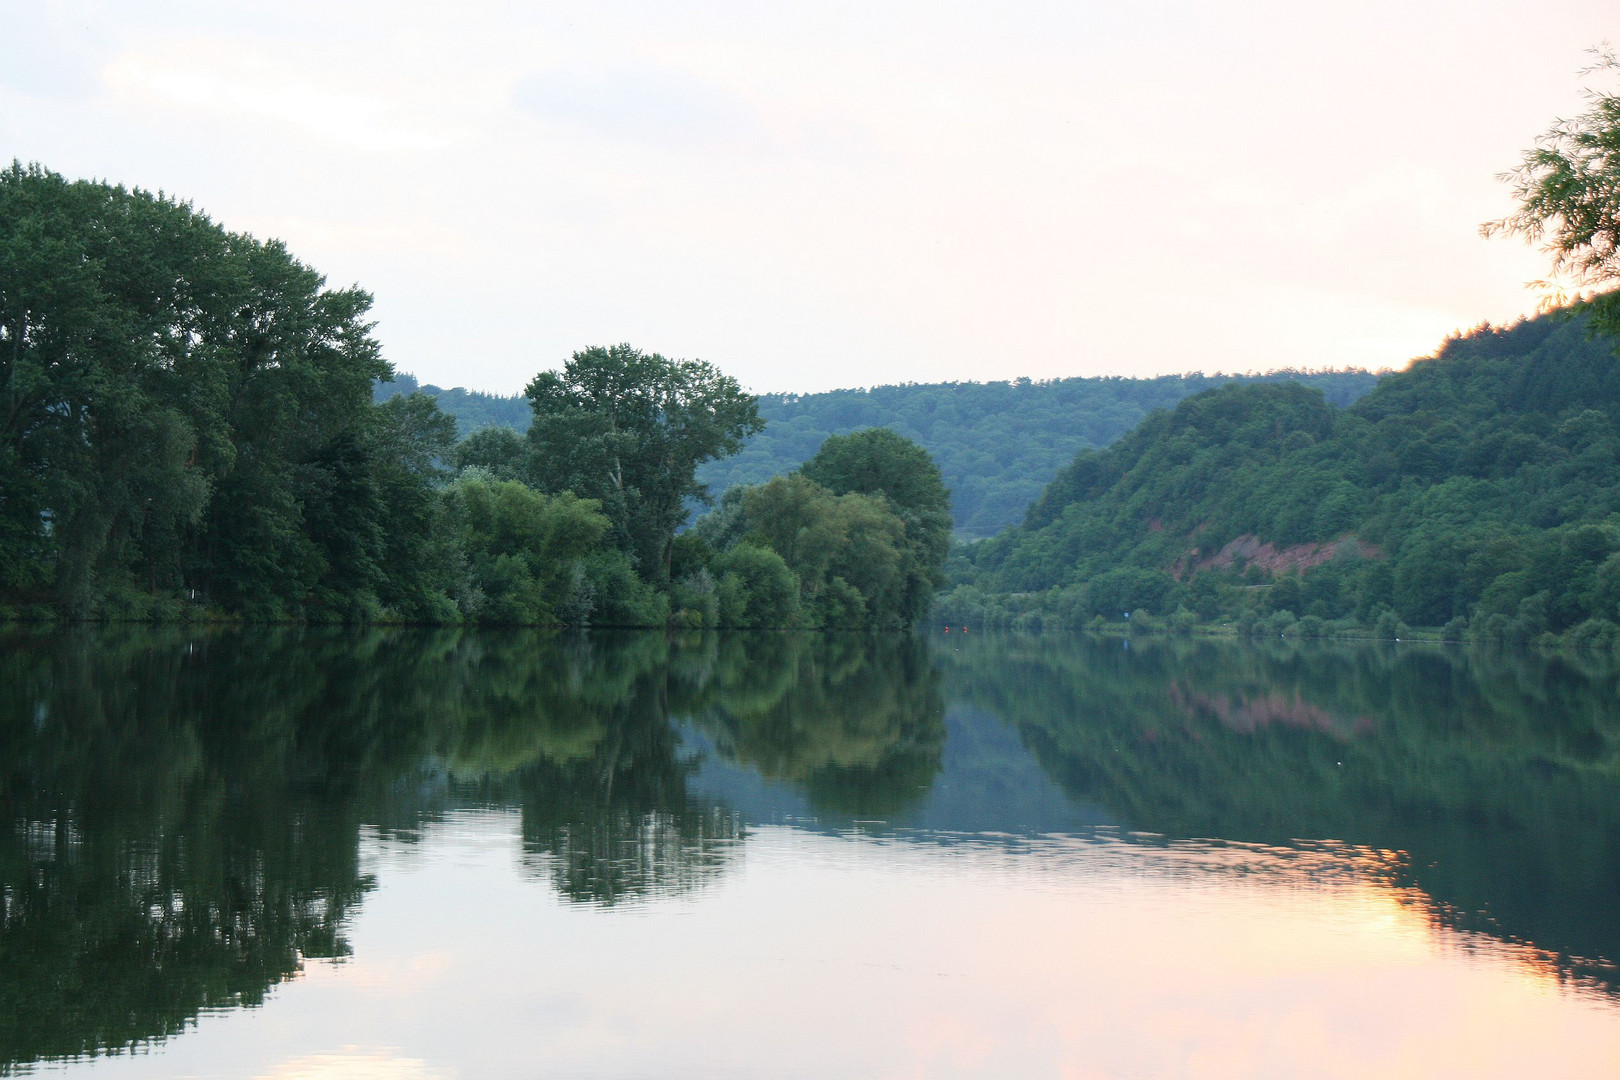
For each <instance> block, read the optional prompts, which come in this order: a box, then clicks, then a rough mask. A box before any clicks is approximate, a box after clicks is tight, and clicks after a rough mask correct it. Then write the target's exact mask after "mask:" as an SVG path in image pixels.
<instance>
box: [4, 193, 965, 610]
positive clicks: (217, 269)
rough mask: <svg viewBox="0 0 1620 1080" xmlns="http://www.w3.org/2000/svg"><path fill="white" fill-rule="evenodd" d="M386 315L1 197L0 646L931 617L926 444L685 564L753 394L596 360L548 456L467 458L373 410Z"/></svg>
mask: <svg viewBox="0 0 1620 1080" xmlns="http://www.w3.org/2000/svg"><path fill="white" fill-rule="evenodd" d="M370 305H371V297H370V296H369V295H368V294H366V293H365V292H364V291H362V290H360V289H358V288H352V287H351V288H346V289H331V288H328V287H327V286H326V283H325V281H324V279H323V278H322V277H321V276H320V275H319V274H318V273H317V272H315V271H314V270H313V269H311V268H309V267H307V266H305V265H304V264H302V263H301V262H299V261H298V260H297V259H296V258H294V257H293V256H292V255H291V254H290V253H289V252H288V251H287V249H286V248H285V246H284V245H282V244H280V243H279V242H275V241H271V242H268V243H265V242H261V241H258V240H256V239H254V238H253V237H250V236H246V235H244V234H240V233H233V232H230V231H228V230H226V229H224V228H222V227H221V226H219V225H217V224H216V223H214V222H212V221H211V220H209V219H208V217H207V216H206V215H204V214H201V213H199V212H197V211H196V210H194V209H193V208H192V207H191V206H190V205H188V204H186V203H184V202H180V201H178V200H176V199H173V198H170V197H167V196H164V195H162V194H161V193H160V194H152V193H150V192H144V191H140V190H133V191H131V190H126V189H125V188H123V187H120V186H115V185H111V184H107V183H100V182H85V181H76V182H70V181H68V180H66V179H64V178H63V177H61V176H59V175H57V174H54V173H51V172H49V171H47V170H44V169H42V168H40V167H39V166H26V167H25V166H23V165H21V164H18V163H13V164H12V165H11V166H10V168H8V169H6V170H5V171H4V172H0V618H3V617H22V618H69V619H85V618H123V619H153V620H178V619H191V618H239V619H247V620H255V621H281V620H301V621H324V622H375V621H402V622H418V623H433V624H450V623H461V622H476V623H484V624H525V625H574V626H584V625H614V626H665V625H669V624H675V625H681V626H721V625H727V626H770V627H777V626H805V627H852V628H864V627H879V626H881V627H900V626H907V625H911V624H912V623H914V622H915V621H916V619H917V618H918V617H919V616H920V614H921V612H922V611H923V610H925V609H926V606H927V605H926V595H927V594H928V593H929V592H931V590H932V587H933V584H934V583H935V582H937V581H938V580H939V573H940V569H939V568H940V564H941V563H942V561H943V557H944V546H945V542H944V540H943V539H942V534H940V533H939V532H938V530H937V528H936V526H937V524H938V522H937V520H936V519H937V518H938V516H939V514H940V513H944V514H945V521H946V523H947V529H948V520H949V518H948V513H949V511H948V499H947V498H946V496H945V493H944V487H943V485H942V484H941V483H940V481H939V472H938V469H937V468H936V467H935V466H934V465H933V462H932V461H931V460H930V459H929V458H928V456H927V455H926V454H925V453H922V452H921V451H920V450H917V449H916V448H915V447H914V446H912V444H910V443H909V442H907V441H906V440H903V439H899V438H898V437H892V438H890V439H878V440H875V441H874V440H873V439H871V438H867V437H861V438H856V439H855V440H854V441H853V442H847V443H843V444H839V445H838V446H830V447H829V449H828V451H827V453H828V458H827V461H829V462H831V461H834V460H835V459H836V460H837V461H839V462H842V463H843V464H841V465H839V466H838V467H836V468H835V467H833V466H832V465H827V466H826V467H825V468H823V469H822V471H821V472H820V473H819V474H817V475H818V476H819V479H812V477H811V476H810V474H808V473H807V474H806V475H805V476H804V477H801V478H800V480H799V481H796V483H798V484H800V485H801V487H803V485H807V484H815V485H817V491H818V492H819V493H820V495H821V496H823V497H824V498H823V501H822V502H815V501H814V500H812V502H811V503H805V504H801V503H792V504H791V505H790V504H789V503H782V502H776V503H773V502H770V501H769V500H765V501H761V500H759V499H756V500H755V505H754V507H753V510H752V511H751V512H750V515H749V516H748V519H747V527H746V528H744V529H742V530H741V531H740V532H739V531H736V530H733V532H730V533H727V534H726V536H725V539H724V540H723V542H720V543H719V544H718V545H710V544H707V543H705V542H702V541H700V540H698V539H696V538H691V539H684V540H680V541H678V539H677V535H676V534H677V531H678V530H679V529H680V528H681V526H682V525H683V523H684V522H685V521H686V519H687V517H688V515H689V510H690V505H691V504H692V503H693V502H694V501H697V502H702V501H703V500H705V499H706V497H707V491H706V488H705V486H704V485H703V484H702V483H701V482H700V481H699V480H698V479H697V477H696V470H697V469H698V467H699V466H701V465H702V464H704V463H705V462H709V461H713V460H716V459H719V458H722V457H724V456H726V455H728V454H732V453H735V452H736V451H737V450H738V449H740V448H741V446H742V445H743V442H744V440H745V439H746V438H747V437H749V436H751V435H753V434H756V433H757V432H758V431H759V430H760V428H761V427H762V421H761V420H760V417H759V413H758V404H757V400H756V399H755V398H754V397H753V396H752V395H750V394H747V393H744V392H743V391H742V389H741V388H740V387H739V386H738V384H737V382H736V380H735V379H733V378H731V377H730V376H727V375H725V374H723V373H721V372H720V371H718V370H716V369H715V368H714V367H713V366H712V365H709V364H707V363H704V362H702V361H696V360H692V361H687V360H672V359H668V358H666V357H663V356H661V355H659V354H657V353H645V352H642V351H641V350H638V349H635V348H633V347H631V346H629V345H614V346H609V347H596V348H590V349H585V350H582V351H580V352H578V353H576V354H574V356H573V357H572V358H571V359H570V360H569V361H568V363H567V364H566V365H565V366H564V367H563V369H561V370H560V371H547V372H542V373H541V374H539V375H538V376H536V377H535V379H534V380H533V381H532V382H531V383H530V384H529V386H528V388H527V391H526V393H525V400H526V402H527V405H528V408H529V410H530V414H531V417H532V420H531V423H530V425H529V427H528V430H527V433H526V434H523V435H519V434H517V433H516V432H515V431H512V430H511V429H509V428H505V427H489V428H486V429H484V430H481V431H478V432H475V433H474V434H473V436H472V437H470V438H468V439H466V440H463V441H461V442H459V443H458V441H457V438H456V434H457V433H456V423H455V420H454V418H453V417H451V416H450V415H448V414H446V413H445V412H444V411H443V410H441V409H440V408H439V407H438V406H437V404H436V403H435V401H434V400H433V398H432V397H431V396H429V395H426V394H422V393H418V392H412V393H401V394H395V395H391V396H390V395H386V394H383V395H379V394H376V393H375V392H374V387H375V386H377V385H378V384H379V383H381V384H386V383H387V382H388V381H389V380H391V379H392V377H393V371H392V369H391V367H390V365H389V364H388V363H387V361H386V360H385V359H384V358H383V356H382V354H381V351H380V349H379V347H378V345H377V342H376V341H375V339H374V338H373V337H372V336H371V332H370V331H371V324H370V323H369V322H367V321H366V319H367V313H368V311H369V309H370ZM902 444H903V445H902ZM896 446H900V447H901V449H903V450H904V449H907V448H909V450H910V451H915V452H908V453H902V454H901V455H900V456H898V457H896V456H894V449H895V447H896ZM866 454H875V455H877V456H878V457H879V458H881V459H882V460H881V461H877V460H874V461H873V462H864V461H863V460H862V456H863V455H866ZM851 455H853V457H851ZM884 455H887V456H884ZM886 470H887V471H886ZM913 472H916V473H917V476H914V475H912V473H913ZM918 476H920V477H921V478H922V479H921V480H919V479H918ZM919 483H921V484H922V485H923V487H926V488H927V489H928V492H929V495H928V500H931V501H926V504H924V503H914V502H913V501H909V500H912V499H913V494H914V489H916V490H920V489H917V484H919ZM930 483H931V484H932V486H931V487H929V484H930ZM805 490H809V489H808V488H805ZM908 492H911V493H913V494H908ZM828 500H830V501H828ZM857 507H858V509H859V511H860V512H859V513H856V509H855V508H857ZM778 510H780V511H781V512H784V513H787V512H792V513H795V514H800V515H801V517H802V515H805V514H808V515H809V517H808V518H803V520H804V521H810V520H812V519H813V520H814V521H816V522H819V523H820V524H819V527H820V528H821V531H822V533H823V534H825V535H828V536H833V537H849V536H859V537H860V538H861V542H862V544H863V545H864V546H863V548H862V551H863V555H864V560H863V562H862V564H861V566H860V567H859V571H858V572H857V570H856V569H855V568H852V567H849V566H844V565H842V564H840V566H839V567H833V566H832V565H831V564H830V563H827V562H826V560H825V559H822V558H821V556H820V555H819V554H818V555H815V556H811V555H810V554H808V553H807V552H806V551H800V550H799V549H797V548H795V547H794V546H793V545H792V544H791V543H790V542H789V539H788V536H789V531H790V530H789V529H788V528H787V526H785V525H782V524H781V523H779V522H776V521H775V520H774V519H773V518H772V516H771V515H772V514H773V513H776V512H778ZM931 529H932V530H934V531H930V530H931ZM818 560H820V561H818Z"/></svg>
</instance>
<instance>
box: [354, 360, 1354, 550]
mask: <svg viewBox="0 0 1620 1080" xmlns="http://www.w3.org/2000/svg"><path fill="white" fill-rule="evenodd" d="M1234 380H1235V381H1238V382H1284V381H1290V382H1300V383H1303V384H1305V385H1307V386H1314V387H1317V388H1318V389H1320V390H1321V391H1322V393H1323V394H1324V395H1325V396H1326V398H1327V400H1328V401H1330V402H1332V403H1333V404H1335V405H1348V404H1350V403H1351V402H1352V401H1354V400H1356V399H1357V398H1359V397H1361V396H1362V395H1363V394H1365V393H1367V392H1368V391H1369V390H1371V389H1372V388H1373V385H1374V384H1375V383H1376V382H1377V381H1378V377H1377V376H1376V375H1375V374H1373V373H1372V372H1369V371H1312V372H1306V371H1274V372H1269V373H1267V374H1264V375H1232V376H1226V375H1163V376H1159V377H1157V378H1151V379H1128V378H1120V377H1115V376H1110V377H1103V378H1072V379H1051V380H1046V381H1042V382H1035V381H1031V380H1029V379H1017V380H1013V381H1011V382H985V383H908V384H905V385H903V386H875V387H872V388H871V389H870V390H832V391H828V392H826V393H820V394H761V395H760V396H759V415H760V419H762V420H764V421H765V427H764V429H763V430H762V431H760V432H758V433H756V434H754V435H752V436H750V437H749V438H748V439H747V440H746V441H745V442H744V443H743V448H742V450H741V451H739V452H738V453H736V454H733V455H731V456H729V457H725V458H717V459H715V460H713V461H709V462H706V463H705V464H703V465H702V466H701V467H700V468H699V469H698V473H697V477H698V481H699V482H700V483H702V484H704V485H706V486H707V487H708V489H709V490H710V491H712V492H715V493H717V494H718V493H722V492H725V491H726V490H727V489H729V488H731V487H734V486H736V485H740V484H762V483H764V482H765V481H767V480H769V479H770V478H771V477H773V476H781V475H785V474H787V473H790V472H793V471H794V470H795V469H797V468H798V467H799V466H801V465H803V464H804V463H805V462H806V461H808V460H810V456H811V455H812V454H814V453H815V452H816V449H817V448H818V447H819V446H821V444H822V443H823V442H825V441H826V439H827V438H828V437H829V436H831V435H848V434H850V433H852V432H855V431H859V430H861V429H862V428H868V427H887V428H890V429H892V430H894V431H896V432H898V433H899V434H901V435H904V436H906V437H907V438H908V439H911V440H912V441H913V442H916V443H917V444H918V445H920V446H922V447H923V449H925V450H927V451H928V453H929V455H930V456H931V457H933V459H934V461H935V462H937V463H938V464H939V468H940V472H941V473H942V474H943V475H944V479H945V486H946V487H947V488H948V489H949V490H950V493H951V514H952V523H953V526H954V528H955V531H956V534H957V535H958V536H959V537H961V538H962V539H965V540H976V539H983V538H985V537H988V536H992V535H994V534H995V533H998V532H1000V531H1001V530H1003V529H1006V528H1009V527H1011V526H1013V525H1016V524H1018V522H1019V521H1021V520H1023V516H1024V511H1025V509H1027V508H1028V506H1029V504H1030V503H1032V502H1034V501H1035V500H1036V499H1037V498H1039V497H1040V494H1041V490H1042V489H1043V488H1045V486H1046V485H1047V484H1048V483H1049V482H1050V481H1051V480H1052V478H1053V477H1055V476H1056V475H1057V474H1058V472H1059V470H1060V469H1062V467H1063V466H1064V465H1065V464H1067V463H1068V462H1069V460H1070V459H1071V458H1073V457H1074V455H1075V453H1076V452H1078V451H1080V450H1082V449H1086V448H1095V447H1101V446H1107V445H1108V444H1109V443H1112V442H1113V441H1114V440H1115V439H1118V438H1119V437H1120V436H1122V435H1124V434H1125V433H1126V432H1128V431H1130V430H1131V429H1132V428H1134V427H1136V425H1137V424H1138V423H1140V422H1141V421H1142V418H1143V417H1145V416H1147V415H1148V414H1149V413H1151V412H1153V411H1155V410H1157V409H1167V408H1173V407H1174V406H1175V405H1176V403H1177V402H1179V401H1181V400H1182V399H1183V398H1186V397H1190V396H1191V395H1193V394H1196V393H1199V392H1200V391H1203V390H1208V389H1211V388H1213V387H1217V386H1224V385H1226V384H1227V383H1228V382H1232V381H1234ZM418 390H419V391H420V392H421V393H423V394H426V395H428V396H429V397H431V398H433V400H434V402H435V403H436V404H437V405H438V406H439V408H440V409H441V410H442V411H444V412H446V413H449V414H450V415H451V416H453V417H455V418H456V425H457V428H458V430H459V431H460V432H461V434H462V435H463V436H464V437H465V436H468V435H471V434H473V433H474V432H476V431H478V430H480V429H482V428H485V427H490V426H495V425H500V426H505V427H509V428H512V429H514V430H516V431H517V432H518V433H520V434H521V433H522V432H524V431H526V430H527V429H528V426H529V420H530V416H531V413H530V410H529V403H528V401H527V400H526V399H525V398H523V397H521V396H514V397H501V396H498V395H495V394H486V393H481V392H479V391H474V390H464V389H462V388H461V387H456V388H455V389H451V390H444V389H441V388H439V387H437V386H432V385H422V386H419V384H418V383H417V381H416V379H415V378H413V377H412V376H410V375H399V376H397V377H396V378H395V380H394V381H393V382H390V383H379V384H378V386H377V390H376V394H377V398H378V400H386V399H387V398H389V397H394V396H397V395H399V394H401V393H411V392H414V391H418Z"/></svg>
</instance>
